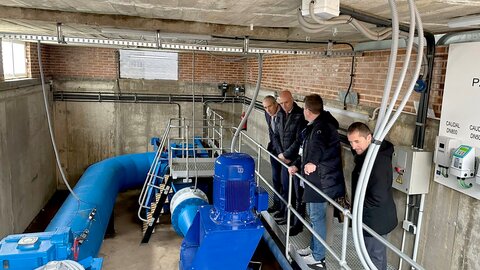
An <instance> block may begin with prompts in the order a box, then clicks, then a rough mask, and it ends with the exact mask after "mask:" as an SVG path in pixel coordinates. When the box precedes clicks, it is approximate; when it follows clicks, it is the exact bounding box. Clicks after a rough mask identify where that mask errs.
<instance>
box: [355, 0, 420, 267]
mask: <svg viewBox="0 0 480 270" xmlns="http://www.w3.org/2000/svg"><path fill="white" fill-rule="evenodd" d="M409 5H410V6H412V8H413V9H414V11H415V19H416V21H417V29H418V37H419V50H418V54H417V64H416V68H415V74H414V76H413V78H412V81H411V83H410V85H409V88H407V89H408V92H407V94H406V95H405V96H404V98H403V100H402V103H401V104H400V106H399V108H398V110H397V111H396V113H395V114H394V116H393V117H392V118H391V119H390V121H389V122H388V124H387V126H386V127H385V129H380V130H379V133H380V136H379V137H378V138H377V136H378V135H377V134H375V138H376V140H378V141H383V139H384V138H385V136H386V134H387V133H388V131H389V130H390V129H391V127H392V126H393V124H394V123H395V121H396V120H397V118H398V116H399V115H400V113H401V111H402V110H403V108H404V107H405V104H406V102H407V101H408V99H409V97H410V95H411V93H412V92H413V86H414V85H415V81H416V78H417V77H418V74H419V72H420V68H421V62H422V61H421V60H422V58H423V46H424V40H423V27H422V22H421V18H420V15H419V13H418V10H417V9H416V6H415V5H414V3H413V1H412V0H409ZM392 16H393V15H392ZM387 118H388V115H387ZM380 125H381V126H383V125H382V124H380ZM378 126H379V122H377V127H378ZM379 148H380V146H379V145H377V144H373V145H372V146H371V147H370V148H369V149H368V152H367V157H366V158H365V161H366V162H367V164H364V165H363V167H362V171H361V173H360V178H359V183H361V184H362V186H361V187H357V194H356V197H357V198H358V200H356V201H355V203H354V211H356V212H357V213H355V214H354V219H353V222H354V223H355V225H357V226H356V227H355V226H354V230H353V233H354V243H355V248H356V249H357V252H358V246H357V245H358V242H361V245H362V246H361V247H360V249H361V252H362V253H361V254H362V255H363V256H365V253H366V250H365V248H364V241H363V237H362V238H361V239H358V236H359V234H360V235H361V234H362V232H363V231H362V230H361V228H360V229H359V228H358V225H359V224H358V222H360V224H361V222H362V215H363V207H361V208H359V205H363V202H364V199H365V191H366V186H367V184H368V180H366V181H365V179H368V178H369V175H370V173H371V170H372V167H373V163H374V158H375V157H376V154H377V153H378V150H379ZM372 157H373V158H372ZM359 190H360V192H359ZM359 193H360V194H359ZM360 257H361V256H360ZM362 259H366V261H367V263H368V265H367V267H370V268H372V269H376V268H375V266H374V265H373V264H371V263H370V262H371V260H369V259H370V258H369V257H368V254H367V257H366V258H361V261H362V264H363V263H364V260H362ZM364 266H366V265H364ZM372 266H373V267H372Z"/></svg>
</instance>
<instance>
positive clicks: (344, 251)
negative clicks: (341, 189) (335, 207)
mask: <svg viewBox="0 0 480 270" xmlns="http://www.w3.org/2000/svg"><path fill="white" fill-rule="evenodd" d="M344 213H345V212H344ZM343 216H344V219H343V232H342V261H341V262H340V265H343V264H346V263H347V261H346V258H347V239H348V216H347V215H346V214H344V215H343Z"/></svg>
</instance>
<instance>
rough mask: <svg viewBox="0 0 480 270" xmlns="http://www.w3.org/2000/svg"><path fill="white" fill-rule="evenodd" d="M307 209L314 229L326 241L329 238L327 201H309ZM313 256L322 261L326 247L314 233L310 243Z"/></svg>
mask: <svg viewBox="0 0 480 270" xmlns="http://www.w3.org/2000/svg"><path fill="white" fill-rule="evenodd" d="M307 209H308V210H307V211H308V215H309V217H310V221H311V223H312V227H313V230H314V231H315V232H316V233H318V235H320V237H322V239H323V240H324V241H326V239H327V220H326V216H327V215H326V214H327V203H326V202H323V203H307ZM310 248H311V249H312V255H313V258H314V259H315V260H316V261H320V260H322V259H324V258H325V247H324V246H323V245H322V243H320V241H319V240H318V239H317V238H316V237H315V236H313V235H312V242H311V243H310Z"/></svg>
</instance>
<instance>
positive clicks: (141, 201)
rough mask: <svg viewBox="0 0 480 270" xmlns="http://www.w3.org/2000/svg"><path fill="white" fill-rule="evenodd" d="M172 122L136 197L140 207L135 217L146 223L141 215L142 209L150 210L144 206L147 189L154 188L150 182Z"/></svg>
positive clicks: (168, 125)
mask: <svg viewBox="0 0 480 270" xmlns="http://www.w3.org/2000/svg"><path fill="white" fill-rule="evenodd" d="M171 122H172V120H171V119H170V120H169V121H168V124H167V128H166V129H165V132H164V133H163V136H162V140H161V141H160V145H159V146H158V149H157V152H156V153H155V157H154V159H153V162H152V165H150V169H149V171H148V173H147V179H145V182H144V184H143V187H142V191H141V192H140V196H139V197H138V203H139V205H140V207H139V208H138V212H137V216H138V218H139V219H140V220H141V221H144V222H147V220H146V219H144V218H143V217H142V215H141V213H142V209H144V208H147V209H150V207H149V206H146V205H144V204H145V203H146V199H147V193H148V192H147V190H148V187H151V186H153V187H156V186H155V185H153V184H152V182H153V181H154V179H155V177H154V176H155V172H156V171H157V170H158V166H159V164H160V162H159V160H160V158H161V155H162V151H163V148H164V147H165V142H166V140H167V137H168V134H169V133H170V124H171Z"/></svg>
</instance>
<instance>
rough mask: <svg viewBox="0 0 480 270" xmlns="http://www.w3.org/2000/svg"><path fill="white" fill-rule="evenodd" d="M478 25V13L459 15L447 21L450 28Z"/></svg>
mask: <svg viewBox="0 0 480 270" xmlns="http://www.w3.org/2000/svg"><path fill="white" fill-rule="evenodd" d="M478 25H480V15H473V16H466V17H460V18H456V19H453V20H451V21H449V22H448V27H450V28H460V27H469V26H478Z"/></svg>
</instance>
